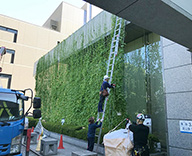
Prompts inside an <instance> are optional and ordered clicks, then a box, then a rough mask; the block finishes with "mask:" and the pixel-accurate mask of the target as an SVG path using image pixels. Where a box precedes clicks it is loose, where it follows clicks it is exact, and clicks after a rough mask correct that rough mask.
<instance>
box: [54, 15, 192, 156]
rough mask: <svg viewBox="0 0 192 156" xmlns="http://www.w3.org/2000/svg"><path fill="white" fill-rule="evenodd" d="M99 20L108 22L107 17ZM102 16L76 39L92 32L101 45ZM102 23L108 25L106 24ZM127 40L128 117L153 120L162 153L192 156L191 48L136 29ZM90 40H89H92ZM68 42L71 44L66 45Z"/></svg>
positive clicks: (128, 33)
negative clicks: (143, 115)
mask: <svg viewBox="0 0 192 156" xmlns="http://www.w3.org/2000/svg"><path fill="white" fill-rule="evenodd" d="M98 16H100V17H101V16H106V17H107V16H108V14H107V15H103V14H100V15H98ZM98 16H97V18H95V19H94V20H92V21H91V22H90V23H89V24H88V25H86V27H84V28H81V30H78V31H77V32H75V33H74V34H72V36H71V38H73V39H74V38H75V37H77V36H79V35H78V34H80V33H79V31H81V32H84V33H85V34H86V33H87V32H92V34H91V35H92V36H93V37H92V39H93V40H94V39H96V38H97V37H98V36H96V32H95V31H94V30H95V29H96V27H93V25H94V26H95V25H97V24H96V23H100V22H101V20H100V19H102V18H99V17H98ZM109 16H110V15H109ZM102 21H105V22H104V23H109V21H107V20H106V19H102ZM106 21H107V22H106ZM103 27H106V28H107V30H106V31H103V30H102V28H101V30H100V31H101V32H102V33H107V31H109V30H110V28H111V27H110V26H109V25H107V26H106V25H103ZM82 29H83V30H82ZM89 29H91V30H89ZM102 33H101V34H102ZM189 33H191V31H190V32H189ZM101 34H100V35H101ZM125 34H126V35H125V43H126V44H125V48H124V59H125V60H124V76H123V77H124V83H123V84H122V85H123V86H124V92H125V95H126V97H125V99H126V107H127V109H126V111H127V114H129V115H130V117H131V118H132V119H133V118H134V116H135V113H138V112H143V113H144V114H148V115H150V116H151V118H152V128H151V131H152V133H153V134H155V135H156V136H157V138H158V139H159V141H160V142H161V149H159V150H158V151H159V152H160V151H161V152H163V153H164V152H165V153H164V154H165V155H170V156H181V155H182V156H189V155H192V147H191V144H192V141H191V140H192V139H191V133H192V126H191V125H192V118H191V115H190V112H191V110H192V107H191V93H192V90H191V88H192V83H191V76H192V75H191V68H192V65H191V63H192V55H191V52H189V49H188V48H189V47H188V48H186V47H184V46H183V45H180V44H178V43H176V42H174V41H171V40H170V39H167V38H165V37H163V36H160V35H158V34H156V33H154V32H153V31H149V30H146V29H144V28H142V27H139V26H137V25H135V24H132V23H128V24H127V25H126V27H125ZM87 35H88V37H89V35H90V34H87ZM83 37H84V35H83ZM81 39H82V38H80V37H79V38H78V40H81ZM69 40H70V38H68V39H67V40H66V42H68V41H69ZM83 40H84V39H83ZM92 42H93V41H92V40H90V43H92ZM69 43H70V42H69ZM86 44H88V43H87V42H86ZM86 44H85V45H86ZM61 47H62V46H61ZM63 48H64V43H63ZM78 48H81V45H80V44H79V45H78V44H77V49H78ZM55 49H58V47H56V48H55ZM52 53H54V50H53V51H52Z"/></svg>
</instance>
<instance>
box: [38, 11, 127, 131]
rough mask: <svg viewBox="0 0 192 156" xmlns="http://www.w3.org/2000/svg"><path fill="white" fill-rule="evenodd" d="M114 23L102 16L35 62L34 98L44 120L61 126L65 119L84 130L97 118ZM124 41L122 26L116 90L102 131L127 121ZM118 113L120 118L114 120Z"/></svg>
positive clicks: (108, 106)
mask: <svg viewBox="0 0 192 156" xmlns="http://www.w3.org/2000/svg"><path fill="white" fill-rule="evenodd" d="M100 17H102V18H100ZM97 18H99V19H102V20H98V19H97ZM91 22H92V23H91ZM114 22H115V17H114V16H112V15H111V14H109V13H106V12H102V13H101V14H99V15H98V17H96V18H95V19H93V20H92V21H90V22H89V23H88V24H87V25H86V26H84V27H82V28H81V29H80V30H78V31H77V32H75V33H74V34H72V36H70V37H69V38H68V39H66V40H64V41H63V42H62V43H60V44H59V45H58V46H57V47H56V48H54V49H53V50H52V51H51V52H50V53H49V54H48V55H45V56H43V57H42V58H41V59H40V60H39V61H38V64H37V69H36V96H39V97H41V99H42V108H41V110H42V117H43V119H45V120H46V121H52V122H60V121H61V119H62V118H65V121H66V123H67V124H72V125H79V126H86V125H88V118H89V117H90V116H95V117H96V115H97V106H98V102H99V90H100V87H101V84H102V81H103V76H104V75H105V74H106V68H107V60H108V56H109V52H110V46H111V40H112V34H113V31H111V30H113V28H114ZM94 23H95V24H94ZM96 23H97V24H96ZM98 23H99V24H98ZM122 24H124V21H123V22H122ZM89 26H90V27H91V29H90V27H89ZM96 26H97V27H96ZM95 34H97V35H95ZM87 36H88V37H87ZM123 39H124V26H122V30H121V37H120V43H119V51H118V55H117V58H116V62H115V70H114V75H113V83H115V84H116V88H115V89H114V90H112V91H111V92H110V94H111V95H110V98H109V101H108V104H107V109H106V115H105V122H104V127H105V126H107V127H108V128H113V127H114V126H115V125H116V124H118V123H119V122H120V121H122V120H123V119H124V118H125V117H127V114H126V106H125V102H124V95H123V94H124V91H123V89H122V84H123V68H124V50H123V49H124V48H123V47H124V43H123ZM69 40H70V41H69ZM118 112H121V114H122V115H121V116H117V113H118Z"/></svg>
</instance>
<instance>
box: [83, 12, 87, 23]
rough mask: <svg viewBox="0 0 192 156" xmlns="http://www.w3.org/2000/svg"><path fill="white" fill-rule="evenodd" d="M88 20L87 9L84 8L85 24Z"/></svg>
mask: <svg viewBox="0 0 192 156" xmlns="http://www.w3.org/2000/svg"><path fill="white" fill-rule="evenodd" d="M86 22H87V10H84V19H83V24H86Z"/></svg>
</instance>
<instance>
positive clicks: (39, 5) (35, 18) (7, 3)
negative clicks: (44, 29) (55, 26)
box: [0, 0, 85, 26]
mask: <svg viewBox="0 0 192 156" xmlns="http://www.w3.org/2000/svg"><path fill="white" fill-rule="evenodd" d="M62 1H64V2H67V3H69V4H72V5H74V6H76V7H79V8H81V7H82V6H83V4H84V3H85V2H84V1H83V0H0V14H2V15H6V16H9V17H12V18H16V19H19V20H22V21H25V22H29V23H32V24H35V25H39V26H42V25H43V24H44V23H45V22H46V20H47V19H48V18H49V17H50V16H51V14H52V13H53V12H54V11H55V9H56V8H57V7H58V6H59V4H61V2H62Z"/></svg>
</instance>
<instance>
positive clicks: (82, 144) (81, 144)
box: [30, 133, 104, 156]
mask: <svg viewBox="0 0 192 156" xmlns="http://www.w3.org/2000/svg"><path fill="white" fill-rule="evenodd" d="M51 137H52V138H54V139H57V140H58V146H59V141H60V134H57V133H52V134H51ZM58 146H57V147H58ZM63 147H64V149H58V150H57V156H71V155H72V152H81V153H87V152H89V151H87V150H86V147H87V142H86V141H84V140H80V139H76V138H72V137H69V136H65V135H63ZM36 148H37V144H31V145H30V149H31V150H32V151H33V152H35V153H36V154H37V155H39V156H42V155H41V154H40V152H37V151H36ZM101 149H102V150H103V151H102V152H104V148H100V150H101ZM94 153H95V152H94ZM98 156H104V154H101V153H99V154H98Z"/></svg>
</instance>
